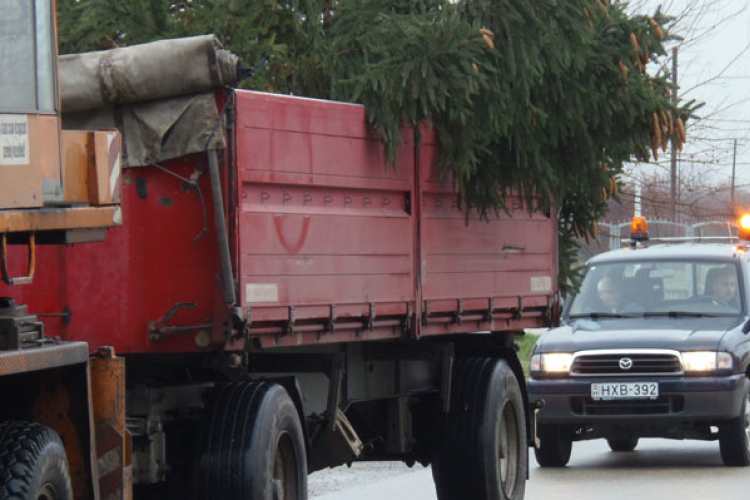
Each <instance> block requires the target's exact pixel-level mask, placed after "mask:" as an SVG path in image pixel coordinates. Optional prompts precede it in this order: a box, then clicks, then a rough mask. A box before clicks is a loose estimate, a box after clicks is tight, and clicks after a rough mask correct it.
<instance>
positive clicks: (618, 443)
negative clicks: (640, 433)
mask: <svg viewBox="0 0 750 500" xmlns="http://www.w3.org/2000/svg"><path fill="white" fill-rule="evenodd" d="M607 444H608V445H609V449H610V450H612V451H633V450H635V447H636V446H638V438H633V439H607Z"/></svg>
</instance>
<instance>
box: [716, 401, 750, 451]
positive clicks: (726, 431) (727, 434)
mask: <svg viewBox="0 0 750 500" xmlns="http://www.w3.org/2000/svg"><path fill="white" fill-rule="evenodd" d="M719 449H720V450H721V459H722V460H723V461H724V464H725V465H730V466H748V465H750V392H745V398H744V399H743V400H742V407H741V409H740V414H739V416H738V417H737V418H735V419H732V420H730V421H729V422H726V423H724V424H722V425H720V426H719Z"/></svg>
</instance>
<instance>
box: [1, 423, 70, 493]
mask: <svg viewBox="0 0 750 500" xmlns="http://www.w3.org/2000/svg"><path fill="white" fill-rule="evenodd" d="M32 499H33V500H38V499H43V500H72V499H73V487H72V486H71V483H70V472H69V470H68V459H67V458H66V456H65V448H64V447H63V444H62V441H61V440H60V436H58V435H57V433H56V432H55V431H53V430H52V429H50V428H49V427H45V426H43V425H39V424H36V423H33V422H2V423H0V500H32Z"/></svg>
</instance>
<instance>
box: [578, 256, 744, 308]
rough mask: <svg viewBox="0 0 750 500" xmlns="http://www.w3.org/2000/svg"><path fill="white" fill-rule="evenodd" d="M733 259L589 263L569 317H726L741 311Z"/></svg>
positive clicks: (738, 285)
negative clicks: (729, 261) (722, 260)
mask: <svg viewBox="0 0 750 500" xmlns="http://www.w3.org/2000/svg"><path fill="white" fill-rule="evenodd" d="M741 288H742V287H741V284H740V280H739V274H738V269H737V266H736V265H735V264H732V263H727V262H721V261H705V260H700V261H688V260H670V261H650V262H649V261H646V262H620V263H605V264H597V265H592V266H590V267H589V268H588V270H587V271H586V275H585V277H584V279H583V282H582V284H581V290H580V293H579V294H578V295H577V296H575V297H574V299H573V302H572V304H571V307H570V310H569V312H568V316H569V317H571V318H576V317H584V316H593V317H620V316H625V317H629V316H661V315H664V316H727V315H731V316H734V315H738V314H740V313H742V311H743V309H744V308H743V306H742V300H741V296H742V293H743V291H742V289H741Z"/></svg>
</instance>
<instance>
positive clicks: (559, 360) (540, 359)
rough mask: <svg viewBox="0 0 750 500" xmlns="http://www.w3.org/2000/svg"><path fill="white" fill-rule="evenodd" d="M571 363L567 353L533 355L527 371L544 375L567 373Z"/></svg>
mask: <svg viewBox="0 0 750 500" xmlns="http://www.w3.org/2000/svg"><path fill="white" fill-rule="evenodd" d="M572 362H573V354H572V353H569V352H547V353H544V354H534V355H533V356H531V360H530V361H529V371H532V372H544V373H568V372H569V371H570V364H571V363H572Z"/></svg>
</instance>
